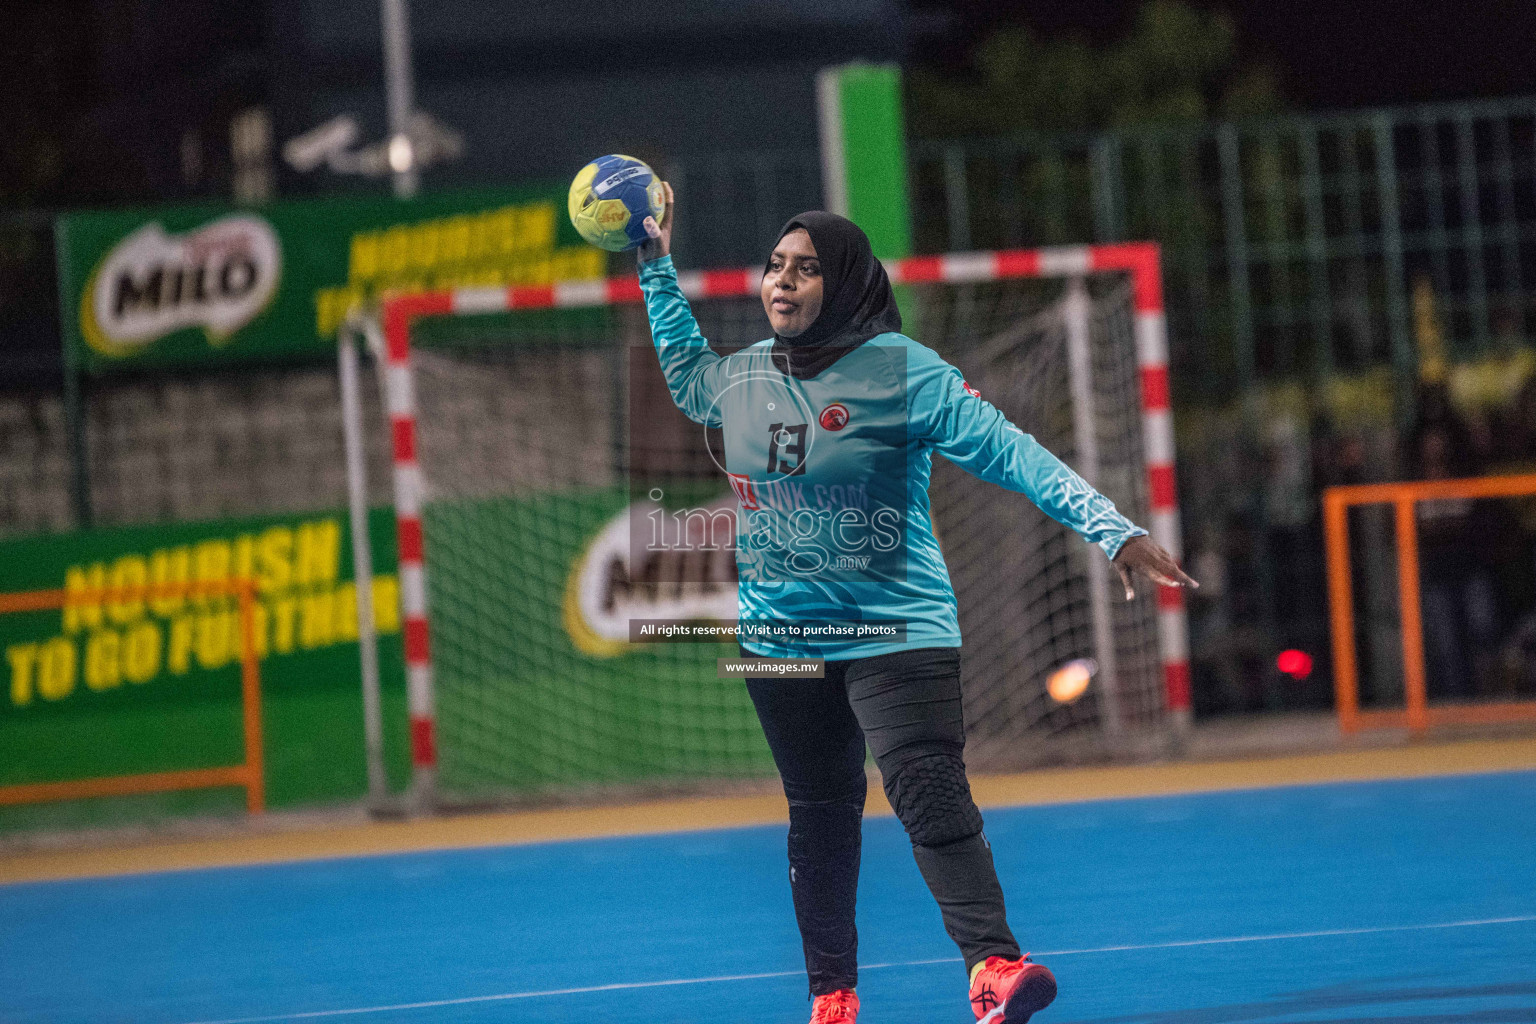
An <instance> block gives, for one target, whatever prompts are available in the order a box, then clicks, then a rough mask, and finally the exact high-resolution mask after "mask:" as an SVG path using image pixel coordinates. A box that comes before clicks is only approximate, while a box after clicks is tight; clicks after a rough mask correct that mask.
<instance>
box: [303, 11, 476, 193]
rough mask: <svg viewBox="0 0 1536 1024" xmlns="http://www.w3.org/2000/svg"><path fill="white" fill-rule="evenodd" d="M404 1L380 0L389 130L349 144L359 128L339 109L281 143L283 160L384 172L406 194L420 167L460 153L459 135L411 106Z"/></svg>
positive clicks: (307, 168)
mask: <svg viewBox="0 0 1536 1024" xmlns="http://www.w3.org/2000/svg"><path fill="white" fill-rule="evenodd" d="M406 2H407V0H380V5H379V6H380V15H381V17H382V21H383V26H384V100H385V110H386V112H387V114H388V118H389V135H388V137H387V138H385V139H384V140H383V141H382V142H376V143H373V144H372V145H368V146H364V147H362V148H359V149H354V148H353V147H354V146H355V145H356V143H357V140H358V137H359V136H360V135H361V129H360V128H359V127H358V124H357V119H356V118H355V117H353V116H352V115H351V114H341V115H338V116H337V117H334V118H332V119H331V120H329V121H326V122H325V123H324V124H321V125H320V126H318V127H316V128H311V129H310V130H309V131H307V132H305V133H304V134H303V135H299V136H296V137H295V138H292V139H289V140H288V141H287V142H286V143H284V144H283V159H284V160H285V161H287V163H288V166H290V167H292V168H293V169H294V170H296V171H298V172H300V173H302V174H308V173H310V172H312V171H316V170H319V169H320V168H321V167H326V168H329V169H330V170H331V171H332V172H333V173H335V174H360V175H362V176H364V177H368V178H382V177H384V176H385V175H389V176H390V177H391V179H392V180H393V183H394V190H395V195H396V196H397V197H399V198H401V199H409V198H410V197H412V196H414V195H415V194H416V193H417V191H419V190H420V188H421V169H422V168H423V167H430V166H432V165H433V164H437V163H445V162H448V161H450V160H457V159H458V158H459V157H461V156H463V155H464V136H463V135H462V134H461V133H459V132H457V131H455V130H454V129H452V128H449V127H448V126H447V125H445V124H442V123H441V122H439V121H438V120H437V119H436V118H434V117H432V115H431V114H428V113H427V112H426V111H424V110H417V109H415V78H414V75H413V73H412V69H411V29H410V18H409V14H408V12H407V10H406Z"/></svg>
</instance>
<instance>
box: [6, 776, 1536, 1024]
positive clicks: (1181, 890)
mask: <svg viewBox="0 0 1536 1024" xmlns="http://www.w3.org/2000/svg"><path fill="white" fill-rule="evenodd" d="M986 817H987V832H988V835H989V836H990V838H991V840H992V845H993V849H994V851H995V853H996V856H997V863H998V868H999V871H1000V873H1001V875H1002V878H1003V884H1004V889H1005V891H1006V892H1007V894H1008V901H1009V916H1010V919H1011V920H1012V922H1013V924H1014V927H1015V930H1016V931H1017V932H1018V933H1019V936H1020V939H1021V941H1023V942H1024V944H1025V947H1026V948H1027V949H1029V950H1032V951H1033V952H1034V953H1035V958H1036V959H1037V960H1039V961H1041V962H1044V963H1046V964H1048V965H1049V966H1050V967H1051V968H1052V969H1053V970H1054V971H1055V972H1056V974H1057V977H1058V978H1059V980H1060V985H1061V995H1060V997H1059V998H1058V999H1057V1001H1056V1003H1055V1004H1054V1005H1053V1006H1051V1007H1050V1008H1049V1009H1048V1010H1046V1011H1044V1012H1043V1013H1041V1014H1039V1015H1038V1016H1037V1017H1036V1020H1037V1021H1039V1022H1040V1024H1052V1022H1062V1024H1065V1022H1069V1021H1079V1022H1090V1021H1091V1022H1102V1024H1109V1022H1117V1024H1120V1022H1124V1024H1141V1022H1145V1024H1226V1022H1251V1024H1273V1022H1303V1021H1313V1022H1324V1021H1326V1022H1346V1021H1348V1022H1358V1024H1397V1022H1412V1024H1441V1022H1452V1021H1456V1022H1479V1024H1505V1022H1520V1021H1531V1022H1536V772H1509V773H1503V774H1492V775H1475V776H1460V777H1445V778H1434V779H1419V780H1413V781H1401V782H1367V783H1338V784H1328V785H1318V786H1304V787H1293V788H1286V789H1271V790H1257V791H1242V792H1228V793H1217V794H1204V795H1192V796H1174V797H1150V798H1144V799H1131V800H1114V801H1104V802H1095V803H1082V804H1068V805H1058V806H1047V807H1029V808H1017V809H1009V810H991V811H989V812H987V815H986ZM783 845H784V829H783V827H782V826H773V827H761V828H745V829H736V830H727V831H715V832H695V833H684V834H676V835H665V836H650V837H642V838H622V839H603V840H589V841H582V842H561V843H548V844H541V845H533V846H522V847H506V848H496V849H476V850H459V851H451V852H441V853H412V854H400V855H390V856H377V857H359V858H352V859H341V860H329V861H320V862H310V863H296V864H286V865H278V866H263V867H244V868H217V869H207V870H197V871H183V872H167V873H163V874H154V875H138V876H128V877H116V878H104V879H84V880H74V881H60V882H46V883H25V884H16V885H9V886H0V1021H4V1022H6V1024H118V1022H123V1024H127V1022H155V1024H194V1022H213V1021H221V1022H235V1021H240V1022H247V1021H248V1022H256V1021H321V1022H325V1021H332V1020H334V1021H346V1022H350V1021H356V1022H358V1024H385V1022H400V1024H444V1022H449V1021H453V1022H458V1021H465V1022H474V1024H480V1022H492V1021H498V1022H499V1021H520V1022H521V1021H527V1022H554V1021H559V1022H577V1021H580V1022H602V1024H610V1022H611V1024H622V1022H634V1024H706V1022H753V1024H756V1022H763V1024H777V1022H784V1024H804V1021H805V1020H806V1019H807V1018H808V1017H809V1004H808V1003H807V1002H806V999H805V982H804V978H803V975H802V974H801V963H800V952H799V942H798V938H797V936H796V933H795V930H794V921H793V916H792V913H791V909H790V901H789V891H788V882H787V879H786V877H785V876H786V868H785V864H784V858H783ZM859 900H860V902H859V930H860V935H861V939H862V949H861V961H862V963H863V964H864V965H865V966H864V968H863V974H862V977H861V982H860V986H859V991H860V996H861V998H862V1000H863V1004H864V1010H863V1014H862V1020H864V1021H866V1022H868V1024H883V1022H889V1024H928V1022H934V1024H941V1022H942V1024H963V1022H966V1021H970V1020H971V1019H972V1017H971V1014H970V1010H969V1007H968V1005H967V1002H966V998H965V991H964V990H965V978H964V974H963V971H962V968H961V965H960V964H959V962H958V959H957V957H956V953H955V949H954V947H953V946H952V945H951V944H950V942H949V940H948V939H947V938H946V937H945V935H944V932H943V929H942V927H941V926H940V923H939V915H938V911H937V909H936V908H935V907H934V905H933V903H932V901H931V900H930V899H929V897H928V894H927V891H926V889H925V888H924V887H923V884H922V880H921V878H920V877H919V875H918V873H917V870H916V868H915V866H914V865H913V863H912V858H911V853H910V850H909V848H908V846H907V840H906V837H905V836H904V835H903V834H902V832H901V829H900V826H899V825H898V824H897V822H896V821H895V820H894V819H890V818H882V819H871V820H870V821H868V822H867V823H866V825H865V848H864V873H863V881H862V888H861V889H860V894H859Z"/></svg>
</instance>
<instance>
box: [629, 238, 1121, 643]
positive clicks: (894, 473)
mask: <svg viewBox="0 0 1536 1024" xmlns="http://www.w3.org/2000/svg"><path fill="white" fill-rule="evenodd" d="M640 286H641V289H642V290H643V292H644V294H645V304H646V312H647V314H648V315H649V317H650V322H651V336H652V340H653V341H654V343H655V346H656V353H657V355H658V357H659V358H660V360H661V369H662V372H663V374H664V375H665V377H666V380H667V386H668V388H669V390H670V391H671V393H672V399H673V401H675V402H676V403H677V406H678V408H680V409H681V410H682V411H683V413H684V414H685V415H687V416H688V418H689V419H691V420H693V421H694V422H695V423H699V424H702V425H704V426H707V427H720V428H722V434H723V436H724V442H725V469H726V472H727V476H728V477H729V478H730V482H731V486H732V488H733V489H734V491H735V494H736V499H737V505H738V513H737V517H736V523H737V525H736V565H737V572H738V577H739V581H740V585H739V588H738V594H739V597H738V609H739V620H740V623H741V626H742V634H741V642H742V644H743V646H745V647H746V649H747V650H749V651H752V652H753V653H755V654H760V655H764V656H769V657H820V658H826V659H827V660H831V661H837V660H844V659H849V658H864V657H869V656H872V655H876V654H885V653H888V652H891V651H897V650H903V649H907V648H914V647H958V646H959V645H960V624H959V618H958V614H957V610H956V604H955V592H954V588H953V587H952V586H951V584H950V580H949V570H948V569H947V568H946V567H945V565H944V556H943V554H942V553H941V552H940V550H939V544H938V541H937V540H936V539H935V537H934V533H933V521H932V519H931V517H930V515H929V509H928V481H929V472H930V468H931V464H932V458H933V453H934V452H938V453H940V454H942V455H944V456H945V457H946V458H948V459H949V460H950V461H952V462H954V463H955V464H956V465H958V466H960V467H961V468H962V469H964V470H966V471H967V472H969V473H972V474H974V475H975V476H977V477H980V478H981V479H983V480H986V481H989V482H991V483H995V484H998V485H999V486H1002V487H1005V488H1008V489H1009V490H1013V491H1019V492H1022V493H1023V494H1024V495H1026V496H1027V497H1028V498H1029V500H1030V501H1032V502H1034V503H1035V505H1036V506H1038V507H1039V508H1040V509H1041V510H1042V511H1043V512H1045V513H1046V514H1047V515H1049V516H1050V517H1051V518H1052V519H1055V520H1056V521H1057V522H1060V523H1062V524H1064V525H1066V526H1069V527H1071V528H1072V529H1073V530H1075V531H1077V533H1079V534H1080V535H1082V537H1083V538H1084V539H1085V540H1088V541H1091V542H1092V543H1095V544H1097V545H1098V546H1099V547H1100V548H1102V549H1103V550H1104V553H1105V554H1106V555H1108V556H1109V557H1111V558H1113V557H1114V555H1115V553H1116V552H1118V551H1119V550H1120V546H1121V545H1122V544H1124V543H1125V541H1126V540H1127V539H1129V538H1130V537H1133V536H1137V535H1141V534H1145V533H1146V531H1145V530H1143V529H1141V528H1140V527H1138V526H1136V525H1135V524H1134V523H1132V522H1131V521H1130V520H1128V519H1126V518H1125V517H1124V516H1123V515H1121V514H1120V513H1119V512H1118V511H1116V509H1115V506H1114V504H1113V503H1112V502H1111V501H1110V500H1109V499H1108V498H1106V497H1104V495H1102V494H1100V493H1099V492H1098V491H1096V490H1094V489H1093V488H1092V487H1090V486H1089V485H1088V483H1087V482H1086V481H1085V480H1083V478H1082V477H1080V476H1078V475H1077V474H1076V473H1074V472H1073V471H1072V470H1071V469H1070V468H1068V467H1067V465H1066V464H1065V463H1063V462H1062V461H1061V460H1060V459H1058V458H1056V457H1055V456H1054V455H1052V454H1051V453H1050V452H1048V451H1046V450H1045V448H1044V447H1043V446H1041V445H1040V444H1039V443H1038V442H1037V441H1035V439H1034V438H1033V437H1031V436H1030V435H1029V434H1026V433H1025V432H1024V431H1023V430H1021V429H1019V428H1018V427H1017V426H1015V425H1014V424H1012V423H1010V422H1009V421H1008V419H1007V418H1006V417H1005V416H1003V414H1002V413H1001V412H999V411H998V410H997V408H996V407H994V406H993V405H992V404H991V403H990V402H987V401H986V400H984V399H983V398H981V396H980V395H979V394H978V393H977V391H976V390H975V389H974V388H972V387H970V385H968V384H967V383H966V382H965V381H964V380H963V379H962V378H961V376H960V371H959V370H957V369H956V368H955V367H953V366H951V365H950V364H949V363H947V362H945V361H944V360H943V359H941V358H940V357H939V355H938V354H937V353H935V352H934V351H933V350H932V349H929V348H927V347H925V346H923V345H920V344H918V343H917V342H915V341H913V340H912V339H911V338H908V337H906V336H905V335H902V334H894V333H889V334H881V335H878V336H876V337H875V338H872V339H871V340H869V341H867V342H865V343H864V344H863V345H860V346H858V347H857V348H855V349H853V350H851V351H850V352H849V353H848V354H847V355H845V356H843V357H842V358H840V359H838V360H837V361H835V362H834V363H832V365H831V366H829V367H828V368H826V369H825V370H823V371H821V372H820V373H819V374H817V375H816V376H814V377H811V378H809V379H797V378H795V377H792V376H788V375H786V374H784V373H783V372H781V371H780V370H779V369H778V368H777V367H776V366H775V365H774V363H773V361H772V359H771V358H770V351H771V349H772V346H773V341H772V339H768V340H766V341H761V342H758V343H757V344H755V345H752V346H750V347H748V348H745V349H743V350H741V351H740V352H736V353H733V354H732V355H729V356H725V357H722V356H719V355H717V354H716V353H714V352H713V351H711V350H710V348H709V345H708V343H707V342H706V341H705V339H704V336H703V335H702V334H701V333H700V332H699V326H698V323H697V321H695V320H694V317H693V311H692V310H691V309H690V308H689V305H688V300H687V299H686V298H685V297H684V296H683V292H682V288H681V287H680V286H679V285H678V281H677V271H676V268H675V267H674V266H673V263H672V259H671V257H663V258H661V259H657V260H651V261H649V262H646V263H644V264H642V265H641V269H640ZM877 622H878V623H893V624H898V625H899V626H904V629H900V630H898V631H897V632H896V633H895V634H894V635H892V634H888V633H886V632H885V631H884V630H882V629H874V628H870V627H869V626H866V627H865V628H864V629H863V630H862V631H856V630H855V628H854V627H852V626H851V625H850V624H853V623H866V624H872V623H877ZM754 624H757V625H767V626H769V627H771V628H770V629H769V631H767V632H754V630H753V626H754ZM859 632H862V633H863V634H865V635H858V633H859ZM869 634H873V635H869Z"/></svg>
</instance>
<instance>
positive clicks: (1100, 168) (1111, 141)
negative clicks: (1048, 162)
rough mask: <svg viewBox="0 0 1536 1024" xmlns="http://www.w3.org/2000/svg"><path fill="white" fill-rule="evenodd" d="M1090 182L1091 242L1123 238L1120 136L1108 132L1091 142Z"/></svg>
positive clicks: (1121, 239)
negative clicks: (1091, 195) (1091, 199)
mask: <svg viewBox="0 0 1536 1024" xmlns="http://www.w3.org/2000/svg"><path fill="white" fill-rule="evenodd" d="M1089 167H1090V171H1089V173H1090V174H1091V175H1092V182H1093V188H1092V190H1093V234H1094V241H1095V242H1119V241H1123V240H1124V234H1125V230H1124V219H1123V217H1122V216H1121V207H1122V206H1123V205H1124V203H1123V202H1122V199H1121V195H1122V192H1123V190H1124V182H1123V180H1122V179H1123V178H1124V174H1123V172H1122V168H1121V161H1120V137H1119V136H1117V135H1113V134H1110V133H1108V132H1106V133H1104V134H1103V135H1100V136H1099V137H1098V138H1096V139H1095V140H1094V142H1093V158H1092V162H1091V163H1090V165H1089Z"/></svg>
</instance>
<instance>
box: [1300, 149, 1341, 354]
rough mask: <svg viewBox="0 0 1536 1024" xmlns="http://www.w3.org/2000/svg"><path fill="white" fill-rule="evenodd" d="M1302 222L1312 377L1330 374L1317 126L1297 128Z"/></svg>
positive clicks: (1330, 306) (1325, 244)
mask: <svg viewBox="0 0 1536 1024" xmlns="http://www.w3.org/2000/svg"><path fill="white" fill-rule="evenodd" d="M1298 141H1299V142H1300V144H1301V198H1302V222H1303V225H1304V230H1305V231H1306V235H1307V266H1308V271H1309V273H1310V275H1311V282H1310V283H1311V286H1312V332H1313V333H1312V373H1313V376H1314V378H1315V379H1321V380H1326V379H1328V378H1330V377H1332V376H1333V296H1332V293H1331V291H1330V289H1329V283H1328V239H1327V228H1326V226H1325V224H1324V218H1323V172H1322V160H1321V159H1320V158H1319V156H1318V151H1317V126H1316V125H1314V124H1307V125H1305V126H1304V127H1303V128H1302V129H1301V134H1300V136H1299V140H1298Z"/></svg>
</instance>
